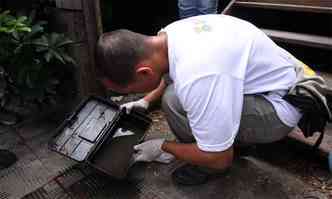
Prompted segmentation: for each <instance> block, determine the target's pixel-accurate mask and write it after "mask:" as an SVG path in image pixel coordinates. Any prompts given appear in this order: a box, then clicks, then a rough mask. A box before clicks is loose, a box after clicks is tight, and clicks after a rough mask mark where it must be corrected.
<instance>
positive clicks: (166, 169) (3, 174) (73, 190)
mask: <svg viewBox="0 0 332 199" xmlns="http://www.w3.org/2000/svg"><path fill="white" fill-rule="evenodd" d="M152 118H153V120H154V121H155V123H156V124H159V126H155V125H154V126H152V128H151V130H152V131H151V130H150V132H149V136H148V137H149V138H151V137H159V136H168V137H172V135H167V134H165V133H161V134H159V135H158V134H156V133H152V132H156V130H158V129H159V131H157V132H160V128H161V127H160V124H161V126H163V125H167V124H166V122H165V120H164V119H163V117H162V115H160V114H159V113H156V114H152ZM58 125H59V123H57V122H54V121H48V120H44V121H32V122H28V123H25V124H22V125H20V126H16V127H10V128H9V127H3V128H1V130H0V148H5V149H9V150H11V151H13V152H15V153H16V154H17V155H18V157H19V161H18V162H17V163H16V164H15V165H14V166H12V167H10V168H8V169H4V170H0V198H1V199H7V198H8V199H9V198H10V199H16V198H22V197H23V198H26V199H29V198H80V199H81V198H128V199H130V198H135V199H136V198H144V199H145V198H146V199H150V198H156V199H159V198H160V199H164V198H170V199H180V198H181V199H186V198H188V199H189V198H190V199H195V198H221V197H222V198H245V199H250V198H255V199H257V198H264V199H265V198H278V199H280V198H323V199H324V198H331V197H332V192H331V190H332V183H331V184H329V182H330V175H329V173H328V171H327V170H326V166H322V165H319V164H320V163H313V164H312V165H317V164H318V166H315V167H316V168H315V169H316V171H318V173H317V172H316V171H315V172H307V171H304V172H300V173H298V172H296V171H295V172H293V171H292V170H289V168H288V167H289V165H288V164H285V162H287V163H288V162H292V161H293V162H294V163H296V161H297V160H296V158H297V157H298V155H296V154H291V153H289V155H285V153H287V150H288V149H286V147H281V148H284V149H285V150H286V151H285V150H281V151H280V150H275V149H276V148H275V147H278V146H271V147H270V148H269V149H265V148H263V149H257V151H255V152H254V153H252V154H250V153H249V154H248V155H243V156H241V157H240V158H237V159H236V160H235V163H234V166H233V168H232V169H231V170H230V171H229V172H227V173H225V174H224V175H220V176H218V177H216V178H215V179H213V180H211V181H210V182H209V183H207V184H205V185H202V186H191V187H187V186H179V185H176V184H174V183H173V181H172V179H171V173H172V172H173V171H174V170H175V169H176V168H177V167H178V166H180V165H181V164H182V163H181V162H174V163H172V164H169V165H162V164H157V163H150V164H137V165H135V166H134V167H133V168H132V169H131V170H130V173H129V175H128V178H127V180H125V181H118V180H114V179H111V178H108V177H105V176H104V175H103V174H100V173H98V172H96V171H94V170H92V169H90V168H86V167H75V166H74V167H72V165H74V164H75V163H74V162H73V161H71V160H69V159H67V158H65V157H63V156H61V155H58V154H57V153H54V152H52V151H49V150H48V149H47V143H48V141H49V140H50V139H51V138H52V136H53V134H54V133H53V132H54V129H55V128H56V127H57V126H58ZM162 129H163V128H162ZM277 145H279V147H280V145H281V146H283V144H277ZM268 151H272V153H269V152H268ZM270 154H271V155H270ZM272 156H273V157H274V158H271V157H272ZM271 160H272V161H271ZM276 160H277V161H276ZM298 160H299V159H298ZM280 162H282V163H281V164H280ZM296 164H298V163H296ZM301 164H302V163H301ZM290 165H292V164H290ZM302 168H303V167H302ZM295 170H299V169H295ZM303 173H307V174H305V175H304V177H313V178H314V177H315V178H317V175H318V178H319V179H320V181H319V182H320V183H321V184H318V186H319V187H320V186H323V185H324V186H325V187H324V189H321V188H319V187H318V188H317V186H316V187H315V186H311V184H310V183H308V182H307V181H306V180H305V179H306V178H303V176H301V175H303Z"/></svg>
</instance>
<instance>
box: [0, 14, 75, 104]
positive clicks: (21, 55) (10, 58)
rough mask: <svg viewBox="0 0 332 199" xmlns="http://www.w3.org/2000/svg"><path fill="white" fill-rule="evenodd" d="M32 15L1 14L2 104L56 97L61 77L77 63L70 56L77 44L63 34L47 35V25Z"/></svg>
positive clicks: (0, 87) (0, 80)
mask: <svg viewBox="0 0 332 199" xmlns="http://www.w3.org/2000/svg"><path fill="white" fill-rule="evenodd" d="M35 15H36V13H35V12H32V13H31V14H30V16H28V17H27V16H13V15H11V14H10V12H9V11H4V12H2V13H0V102H1V105H2V106H3V105H4V104H5V103H6V100H8V98H11V97H18V98H20V100H21V101H22V102H32V101H34V102H39V103H43V102H45V101H46V100H49V99H51V98H52V96H55V95H56V88H57V85H58V84H59V83H60V81H59V75H60V74H61V73H62V72H63V71H64V67H66V66H67V65H69V64H70V65H73V64H74V65H75V61H74V60H73V59H72V58H71V57H70V56H69V55H68V54H67V47H68V46H69V45H72V44H73V43H74V42H73V41H71V40H69V39H68V38H66V37H65V36H64V35H63V34H59V33H54V32H52V33H47V32H46V31H45V27H46V25H47V22H45V21H35Z"/></svg>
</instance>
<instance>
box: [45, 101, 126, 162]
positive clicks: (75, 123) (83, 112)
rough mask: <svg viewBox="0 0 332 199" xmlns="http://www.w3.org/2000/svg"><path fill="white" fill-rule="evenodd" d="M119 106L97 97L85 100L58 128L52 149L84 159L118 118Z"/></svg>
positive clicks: (73, 157) (76, 158) (74, 157)
mask: <svg viewBox="0 0 332 199" xmlns="http://www.w3.org/2000/svg"><path fill="white" fill-rule="evenodd" d="M120 114H121V111H120V109H119V106H118V105H117V104H115V103H113V102H111V101H106V100H104V99H101V98H98V97H93V96H92V97H89V98H88V99H86V100H84V101H83V103H81V104H80V105H79V106H78V107H77V108H76V110H75V111H74V112H73V114H72V115H71V116H70V117H68V118H67V119H66V120H65V121H64V122H63V123H62V125H61V126H60V127H59V128H58V129H57V135H56V136H55V138H54V139H52V141H51V143H50V148H51V150H54V151H56V152H58V153H60V154H62V155H65V156H67V157H70V158H71V159H74V160H76V161H79V162H82V161H85V160H86V159H87V158H88V156H89V154H91V153H92V152H93V150H94V149H95V148H96V146H97V144H98V142H99V141H100V140H102V139H103V137H104V136H105V135H106V134H107V133H108V132H110V129H111V128H112V127H114V126H115V125H116V123H117V121H118V120H119V118H120Z"/></svg>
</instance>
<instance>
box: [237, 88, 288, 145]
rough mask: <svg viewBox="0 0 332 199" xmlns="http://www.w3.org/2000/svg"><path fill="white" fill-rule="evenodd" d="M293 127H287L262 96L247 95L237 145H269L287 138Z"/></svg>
mask: <svg viewBox="0 0 332 199" xmlns="http://www.w3.org/2000/svg"><path fill="white" fill-rule="evenodd" d="M292 129H293V127H288V126H286V125H285V124H284V123H283V122H282V121H281V120H280V119H279V117H278V115H277V113H276V111H275V110H274V107H273V105H272V104H271V103H270V102H269V101H268V100H266V99H265V98H264V97H263V96H261V95H245V97H244V104H243V111H242V116H241V122H240V128H239V132H238V134H237V137H236V140H235V142H236V144H239V145H241V144H244V145H247V144H254V143H269V142H274V141H278V140H280V139H282V138H283V137H285V136H287V135H288V134H289V133H290V132H291V131H292Z"/></svg>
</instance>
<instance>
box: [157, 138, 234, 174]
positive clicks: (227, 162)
mask: <svg viewBox="0 0 332 199" xmlns="http://www.w3.org/2000/svg"><path fill="white" fill-rule="evenodd" d="M162 150H163V151H166V152H168V153H171V154H173V155H174V156H175V157H176V158H177V159H179V160H184V161H186V162H188V163H191V164H195V165H199V166H205V167H209V168H212V169H226V168H228V167H230V166H231V165H232V162H233V147H231V148H229V149H227V150H226V151H223V152H205V151H202V150H200V149H199V148H198V146H197V144H195V143H193V144H182V143H176V142H168V141H166V142H164V144H163V145H162Z"/></svg>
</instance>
